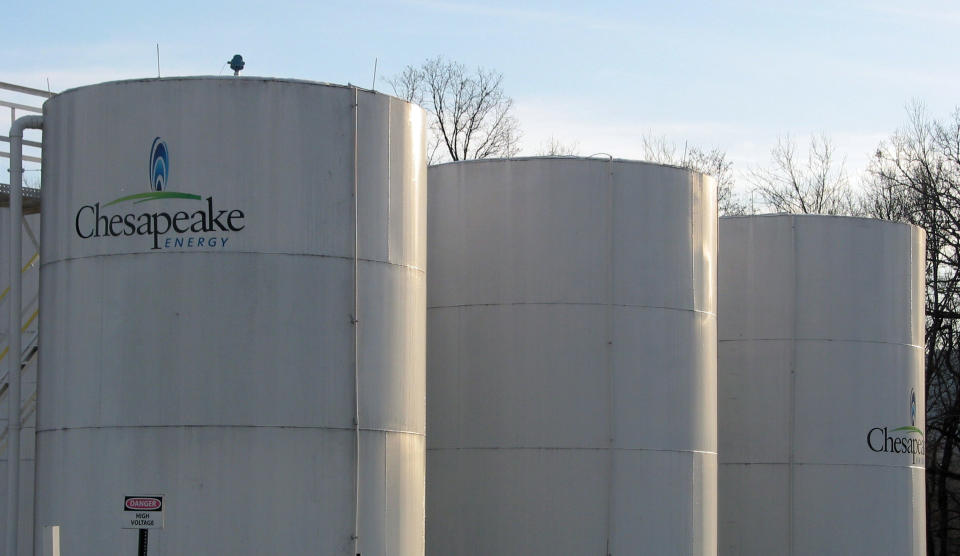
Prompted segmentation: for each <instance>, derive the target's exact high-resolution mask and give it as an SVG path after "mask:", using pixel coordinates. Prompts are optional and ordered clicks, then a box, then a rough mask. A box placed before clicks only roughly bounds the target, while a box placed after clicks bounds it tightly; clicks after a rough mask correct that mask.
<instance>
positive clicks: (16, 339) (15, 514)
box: [6, 116, 43, 556]
mask: <svg viewBox="0 0 960 556" xmlns="http://www.w3.org/2000/svg"><path fill="white" fill-rule="evenodd" d="M28 128H29V129H43V116H24V117H22V118H18V119H16V120H14V122H13V125H11V126H10V305H9V306H8V307H7V310H8V313H9V320H8V323H9V325H10V333H9V334H8V338H9V339H10V341H9V342H8V346H9V351H8V352H7V355H8V357H7V368H8V371H7V377H8V380H9V381H10V395H9V396H8V398H7V399H8V400H9V404H10V411H9V417H8V422H7V426H8V431H9V432H7V439H8V446H9V451H8V452H7V465H8V466H9V467H7V550H6V554H8V555H9V556H17V554H19V553H18V552H17V550H18V547H17V540H18V539H17V536H18V533H19V531H20V357H21V352H20V347H21V346H20V341H21V339H20V310H21V305H22V303H23V300H22V299H21V297H22V294H23V292H22V288H21V282H20V264H21V259H22V258H23V252H22V245H21V241H22V239H21V231H20V230H21V228H20V226H21V225H22V224H21V220H23V130H24V129H28Z"/></svg>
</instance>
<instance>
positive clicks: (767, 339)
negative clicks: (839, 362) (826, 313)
mask: <svg viewBox="0 0 960 556" xmlns="http://www.w3.org/2000/svg"><path fill="white" fill-rule="evenodd" d="M717 342H721V343H722V342H836V343H843V344H881V345H888V346H902V347H911V348H915V349H925V348H924V346H918V345H917V344H909V343H906V342H884V341H882V340H848V339H845V338H729V339H719V340H717Z"/></svg>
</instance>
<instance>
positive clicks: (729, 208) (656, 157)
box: [642, 133, 749, 216]
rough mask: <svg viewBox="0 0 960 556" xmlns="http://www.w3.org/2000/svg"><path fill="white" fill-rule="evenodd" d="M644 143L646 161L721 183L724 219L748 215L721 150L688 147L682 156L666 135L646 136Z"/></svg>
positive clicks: (720, 207)
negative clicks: (675, 167) (687, 171)
mask: <svg viewBox="0 0 960 556" xmlns="http://www.w3.org/2000/svg"><path fill="white" fill-rule="evenodd" d="M642 140H643V157H644V160H649V161H650V162H656V163H658V164H672V165H674V166H680V167H682V168H687V169H689V170H693V171H695V172H700V173H702V174H710V175H711V176H713V177H714V179H716V180H717V207H718V211H719V213H720V215H721V216H729V215H740V214H746V213H747V212H749V211H748V208H747V205H746V203H744V202H743V201H742V200H741V199H740V197H739V195H737V194H736V192H735V191H734V188H733V186H734V178H733V162H731V161H730V160H729V159H728V158H727V153H726V152H724V151H721V150H720V149H711V150H709V151H706V150H703V149H701V148H700V147H689V146H687V145H686V144H684V147H683V151H682V154H680V155H678V154H677V152H678V151H679V150H680V149H679V148H678V147H677V145H676V144H674V143H673V142H671V141H669V140H668V139H667V138H666V137H665V136H663V135H653V134H652V133H646V134H644V135H643V137H642Z"/></svg>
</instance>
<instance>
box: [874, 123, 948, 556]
mask: <svg viewBox="0 0 960 556" xmlns="http://www.w3.org/2000/svg"><path fill="white" fill-rule="evenodd" d="M870 175H871V183H870V184H869V188H868V191H867V194H866V197H865V202H864V206H865V208H867V209H868V211H869V214H870V215H871V216H874V217H877V218H885V219H893V220H901V221H906V222H910V223H913V224H916V225H918V226H921V227H922V228H923V229H924V230H926V233H927V252H926V285H927V288H926V316H927V319H926V348H925V374H926V376H925V384H926V442H925V452H926V454H925V455H926V474H927V481H926V485H927V496H926V505H927V551H928V553H929V554H931V556H947V555H951V554H957V553H958V547H960V112H956V113H955V114H954V116H953V119H952V120H951V121H947V122H937V121H935V120H933V119H931V118H930V117H929V116H928V115H927V114H926V111H925V110H924V109H923V107H922V106H921V105H914V106H913V107H911V109H910V121H909V124H908V125H907V126H906V127H904V128H903V129H901V130H899V131H898V132H896V133H895V134H894V135H893V136H892V137H890V138H889V139H888V140H887V141H884V142H883V143H882V144H881V145H880V147H879V148H878V149H877V153H876V156H875V158H874V161H873V163H872V164H871V167H870Z"/></svg>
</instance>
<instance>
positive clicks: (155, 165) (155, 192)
mask: <svg viewBox="0 0 960 556" xmlns="http://www.w3.org/2000/svg"><path fill="white" fill-rule="evenodd" d="M169 178H170V149H169V148H168V147H167V143H166V142H165V141H163V140H161V139H160V138H159V137H157V138H156V139H154V140H153V145H151V147H150V166H149V179H150V191H149V192H147V193H136V194H134V195H127V196H124V197H120V198H119V199H114V200H112V201H110V202H108V203H103V204H101V203H99V202H97V203H94V204H92V205H84V206H82V207H80V209H79V210H78V211H77V214H76V218H75V220H74V224H75V228H76V231H77V235H78V236H80V237H81V238H83V239H90V238H100V237H124V236H127V237H129V236H147V237H149V238H150V239H151V242H152V245H151V247H150V249H171V248H184V247H185V248H197V247H207V248H222V247H225V246H226V245H227V242H229V241H230V239H231V238H230V237H228V236H227V235H226V234H228V233H230V232H239V231H240V230H243V229H244V228H245V227H246V224H245V222H244V219H245V218H246V215H245V214H244V212H243V211H242V210H239V209H218V208H217V207H216V206H215V203H214V199H213V197H207V198H206V199H204V198H202V197H201V196H200V195H197V194H195V193H182V192H179V191H167V190H166V189H167V184H168V181H169ZM171 199H181V200H187V201H200V202H201V203H203V204H202V205H201V206H199V207H195V208H194V209H192V210H178V211H172V212H171V211H169V210H158V211H153V212H150V211H139V212H138V211H136V210H128V211H127V212H123V211H116V210H115V209H112V210H107V208H108V207H113V206H116V205H121V204H123V203H128V202H130V203H133V205H134V206H136V205H139V204H141V203H146V202H149V201H164V200H171Z"/></svg>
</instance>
